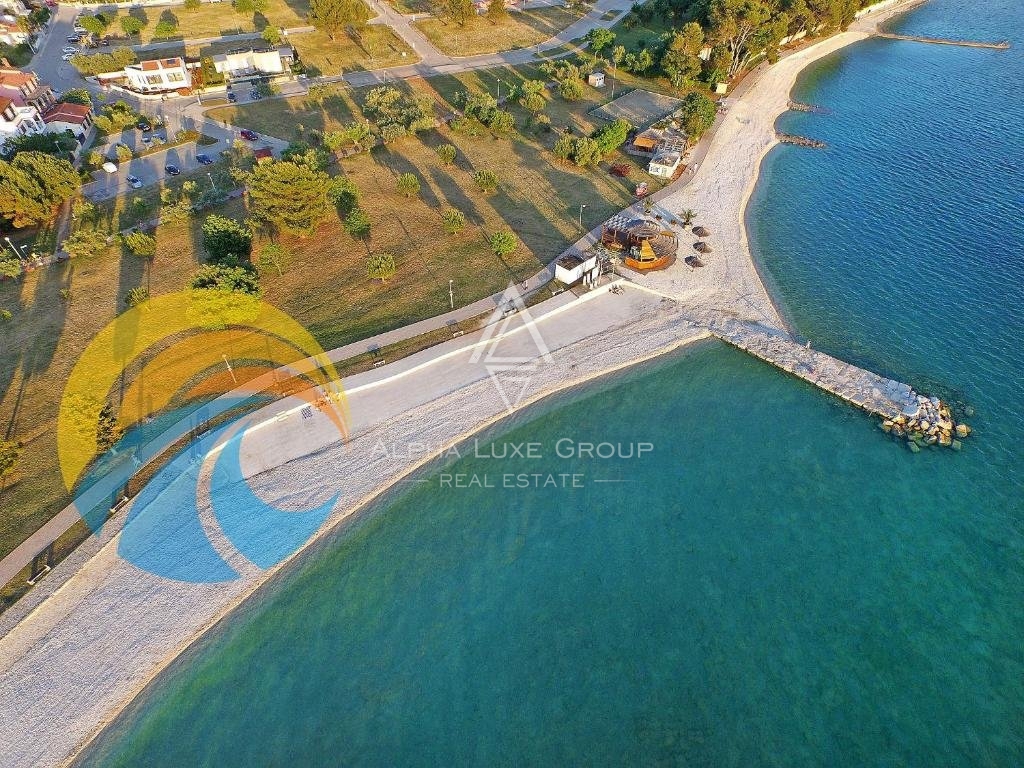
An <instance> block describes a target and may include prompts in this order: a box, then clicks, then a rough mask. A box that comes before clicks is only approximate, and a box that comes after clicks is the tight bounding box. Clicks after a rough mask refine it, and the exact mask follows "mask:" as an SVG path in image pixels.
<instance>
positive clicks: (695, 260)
mask: <svg viewBox="0 0 1024 768" xmlns="http://www.w3.org/2000/svg"><path fill="white" fill-rule="evenodd" d="M685 261H686V263H687V264H689V265H690V266H691V267H695V268H696V267H703V266H704V262H703V261H701V260H700V258H699V257H697V256H687V257H686V259H685Z"/></svg>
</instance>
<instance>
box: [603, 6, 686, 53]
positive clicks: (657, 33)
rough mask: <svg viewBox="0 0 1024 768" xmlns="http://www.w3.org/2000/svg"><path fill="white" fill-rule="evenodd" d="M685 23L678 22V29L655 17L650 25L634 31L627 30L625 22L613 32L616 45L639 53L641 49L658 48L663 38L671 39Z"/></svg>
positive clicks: (639, 26) (613, 29)
mask: <svg viewBox="0 0 1024 768" xmlns="http://www.w3.org/2000/svg"><path fill="white" fill-rule="evenodd" d="M684 23H685V21H679V22H676V27H673V25H672V22H669V21H666V20H665V19H664V18H662V17H661V16H660V15H655V17H654V18H653V19H651V21H650V22H649V23H647V24H639V25H637V26H635V27H633V28H632V29H626V27H625V25H624V24H623V21H620V22H619V23H618V24H616V25H615V26H614V27H612V32H614V33H615V45H624V46H625V47H626V50H627V51H639V50H640V49H641V48H657V47H658V45H657V44H658V41H659V40H660V39H661V38H662V37H666V38H670V37H671V36H672V34H673V32H674V30H675V29H676V28H681V27H682V26H683V24H684Z"/></svg>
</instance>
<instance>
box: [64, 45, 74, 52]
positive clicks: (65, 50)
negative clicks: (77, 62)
mask: <svg viewBox="0 0 1024 768" xmlns="http://www.w3.org/2000/svg"><path fill="white" fill-rule="evenodd" d="M61 53H78V49H77V48H72V47H71V46H70V45H69V46H68V47H67V48H65V49H64V50H62V51H61Z"/></svg>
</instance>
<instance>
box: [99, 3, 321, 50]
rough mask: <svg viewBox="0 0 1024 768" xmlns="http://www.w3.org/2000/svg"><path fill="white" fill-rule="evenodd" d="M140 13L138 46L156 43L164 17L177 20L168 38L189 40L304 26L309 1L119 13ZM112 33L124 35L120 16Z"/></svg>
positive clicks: (112, 24) (172, 8) (134, 41)
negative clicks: (251, 9)
mask: <svg viewBox="0 0 1024 768" xmlns="http://www.w3.org/2000/svg"><path fill="white" fill-rule="evenodd" d="M129 13H130V14H131V15H132V16H137V17H138V18H140V19H142V20H143V21H145V22H146V26H145V27H143V29H142V32H140V33H139V35H138V36H137V37H134V38H132V41H131V42H132V43H133V44H135V45H139V44H142V43H149V42H153V39H154V38H153V31H154V30H155V29H156V25H157V23H158V22H160V21H161V19H168V20H174V21H176V22H177V25H178V29H177V33H176V34H174V35H172V36H171V37H169V38H163V39H166V40H175V39H180V40H190V39H194V38H204V37H219V36H221V35H236V34H239V33H242V32H261V31H263V30H264V29H266V28H267V27H268V26H272V27H284V28H285V29H288V28H290V27H302V26H306V24H307V22H306V14H307V13H309V1H308V0H267V10H266V12H265V13H253V14H242V13H236V12H235V11H234V9H233V8H232V7H231V5H230V4H229V3H226V2H224V3H203V5H202V6H200V7H199V8H197V9H195V10H193V11H187V10H185V9H184V8H182V7H181V6H173V7H168V8H161V7H149V8H135V9H133V10H131V11H130V12H129V11H120V12H119V13H118V16H120V15H128V14H129ZM108 31H109V33H110V34H113V35H119V34H122V30H121V24H120V22H119V21H118V19H117V17H116V16H115V17H114V20H113V21H112V23H111V24H110V26H109V28H108Z"/></svg>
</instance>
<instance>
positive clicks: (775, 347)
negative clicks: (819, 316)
mask: <svg viewBox="0 0 1024 768" xmlns="http://www.w3.org/2000/svg"><path fill="white" fill-rule="evenodd" d="M712 333H713V334H714V335H715V336H716V337H717V338H719V339H721V340H722V341H724V342H726V343H728V344H731V345H733V346H734V347H738V348H739V349H742V350H743V351H744V352H748V353H749V354H751V355H753V356H754V357H757V358H760V359H761V360H764V361H765V362H767V363H771V364H772V365H774V366H775V367H776V368H781V369H782V370H784V371H786V372H787V373H791V374H793V375H794V376H796V377H797V378H800V379H803V380H804V381H806V382H808V383H809V384H813V385H814V386H816V387H819V388H820V389H823V390H825V391H826V392H829V393H830V394H832V395H835V396H836V397H838V398H839V399H841V400H845V401H846V402H848V403H851V404H853V405H856V406H857V407H858V408H863V409H864V410H865V411H868V412H869V413H872V414H875V415H876V416H880V417H881V418H883V419H896V418H898V417H900V416H905V417H913V416H917V415H918V412H919V410H920V408H921V401H920V400H919V399H918V394H917V393H916V392H914V390H913V389H912V388H911V387H910V385H909V384H903V383H902V382H899V381H895V380H894V379H887V378H885V377H884V376H879V375H878V374H877V373H872V372H871V371H866V370H864V369H863V368H858V367H857V366H855V365H851V364H850V363H847V362H844V361H842V360H839V359H838V358H835V357H832V356H831V355H827V354H825V353H824V352H819V351H817V350H814V349H811V348H810V347H806V346H803V345H801V344H798V343H797V342H795V341H793V339H792V338H790V337H789V335H787V334H785V333H784V332H782V331H779V330H776V329H774V328H769V327H767V326H762V325H757V324H754V323H747V322H739V321H732V322H725V323H722V324H721V325H716V327H714V328H712ZM929 402H930V401H929Z"/></svg>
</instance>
